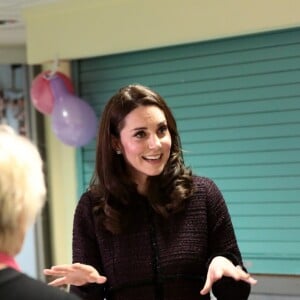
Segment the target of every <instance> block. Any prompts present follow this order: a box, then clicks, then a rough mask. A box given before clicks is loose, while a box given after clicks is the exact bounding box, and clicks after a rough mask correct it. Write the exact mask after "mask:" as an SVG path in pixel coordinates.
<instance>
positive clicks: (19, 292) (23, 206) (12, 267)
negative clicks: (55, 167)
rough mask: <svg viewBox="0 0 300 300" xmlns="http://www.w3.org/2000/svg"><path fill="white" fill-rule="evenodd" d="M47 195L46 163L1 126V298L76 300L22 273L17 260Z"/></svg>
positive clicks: (31, 146)
mask: <svg viewBox="0 0 300 300" xmlns="http://www.w3.org/2000/svg"><path fill="white" fill-rule="evenodd" d="M45 195H46V188H45V182H44V175H43V169H42V160H41V157H40V155H39V153H38V151H37V149H36V147H35V146H34V145H33V144H32V143H31V142H30V141H29V140H28V139H26V138H25V137H21V136H19V135H17V134H15V132H14V130H13V129H12V128H11V127H8V126H7V125H0V299H3V300H4V299H5V300H19V299H30V300H40V299H43V300H54V299H56V300H76V299H78V298H77V297H76V296H75V295H70V294H67V293H66V292H63V291H60V290H58V289H56V288H53V287H49V286H47V285H46V284H45V283H43V282H40V281H38V280H35V279H33V278H30V277H29V276H27V275H25V274H24V273H22V272H20V268H19V266H18V264H17V263H16V261H15V259H14V257H15V256H16V255H17V254H18V253H19V252H20V250H21V248H22V245H23V241H24V237H25V234H26V231H27V229H28V227H29V225H31V224H32V223H33V222H34V221H35V218H36V216H37V214H38V213H39V212H40V210H41V208H42V206H43V204H44V200H45Z"/></svg>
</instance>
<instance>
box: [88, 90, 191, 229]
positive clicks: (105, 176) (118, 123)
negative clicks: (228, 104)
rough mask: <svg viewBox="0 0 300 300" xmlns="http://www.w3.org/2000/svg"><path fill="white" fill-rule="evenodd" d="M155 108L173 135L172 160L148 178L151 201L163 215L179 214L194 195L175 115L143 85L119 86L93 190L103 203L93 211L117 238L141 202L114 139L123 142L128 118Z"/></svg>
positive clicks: (103, 127) (105, 120) (102, 136)
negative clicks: (121, 135) (122, 132)
mask: <svg viewBox="0 0 300 300" xmlns="http://www.w3.org/2000/svg"><path fill="white" fill-rule="evenodd" d="M148 105H155V106H157V107H158V108H160V109H161V110H162V111H163V112H164V114H165V117H166V120H167V126H168V129H169V132H170V135H171V141H172V145H171V151H170V157H169V160H168V162H167V164H166V166H165V168H164V170H163V172H162V173H161V174H160V175H158V176H153V177H151V178H150V183H149V188H148V194H147V199H148V202H149V204H150V205H151V206H152V208H153V209H154V210H155V211H156V212H157V213H158V214H160V215H162V216H163V217H168V216H169V215H170V214H172V213H176V212H178V211H181V210H182V209H183V207H184V203H185V199H187V198H188V197H189V196H190V195H191V193H192V172H191V170H190V169H189V168H187V167H186V166H185V165H184V161H183V156H182V149H181V141H180V137H179V134H178V131H177V125H176V121H175V119H174V116H173V114H172V112H171V110H170V109H169V107H168V106H167V104H166V102H165V101H164V99H163V98H162V97H161V96H160V95H159V94H157V93H156V92H154V91H152V90H151V89H149V88H147V87H145V86H142V85H129V86H126V87H123V88H121V89H120V90H119V91H118V92H117V93H116V94H115V95H114V96H113V97H112V98H111V99H110V100H109V102H108V103H107V105H106V106H105V109H104V111H103V113H102V116H101V120H100V128H99V132H98V137H97V149H96V164H95V171H94V175H93V177H92V179H91V182H90V190H91V192H92V193H94V195H96V197H97V198H98V199H99V202H98V206H97V207H96V208H95V212H96V213H97V215H98V216H99V220H100V223H101V225H102V226H104V228H106V229H107V230H108V231H110V232H112V233H114V234H117V233H120V232H123V231H124V230H125V229H126V227H127V226H128V224H129V223H130V218H131V217H132V214H130V212H132V211H133V207H134V206H135V203H136V202H137V199H139V197H141V195H139V194H138V192H137V186H136V184H135V183H134V182H133V181H132V180H131V179H130V177H129V176H128V174H127V173H126V165H125V161H124V159H123V156H122V155H118V154H116V151H115V149H114V146H113V142H112V140H113V138H117V139H119V138H120V131H121V130H122V128H123V126H124V118H125V117H126V116H127V115H128V114H129V113H130V112H131V111H133V110H134V109H136V108H137V107H139V106H148Z"/></svg>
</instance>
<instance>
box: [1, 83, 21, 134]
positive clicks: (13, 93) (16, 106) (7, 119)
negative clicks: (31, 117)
mask: <svg viewBox="0 0 300 300" xmlns="http://www.w3.org/2000/svg"><path fill="white" fill-rule="evenodd" d="M0 124H7V125H9V126H11V127H12V128H14V130H15V131H16V132H17V133H19V134H21V135H25V136H26V135H27V132H26V117H25V101H24V94H23V92H22V91H17V90H12V89H0Z"/></svg>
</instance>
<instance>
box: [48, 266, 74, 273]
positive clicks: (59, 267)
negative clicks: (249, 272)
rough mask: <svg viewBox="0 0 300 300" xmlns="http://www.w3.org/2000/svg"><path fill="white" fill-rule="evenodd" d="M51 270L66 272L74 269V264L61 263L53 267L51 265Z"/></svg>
mask: <svg viewBox="0 0 300 300" xmlns="http://www.w3.org/2000/svg"><path fill="white" fill-rule="evenodd" d="M50 270H52V271H58V272H59V271H64V272H66V271H70V270H72V266H71V265H59V266H53V267H51V269H50Z"/></svg>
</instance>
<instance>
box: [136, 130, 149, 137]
mask: <svg viewBox="0 0 300 300" xmlns="http://www.w3.org/2000/svg"><path fill="white" fill-rule="evenodd" d="M134 136H135V137H137V138H143V137H145V136H146V133H145V132H144V131H138V132H136V133H135V135H134Z"/></svg>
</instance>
